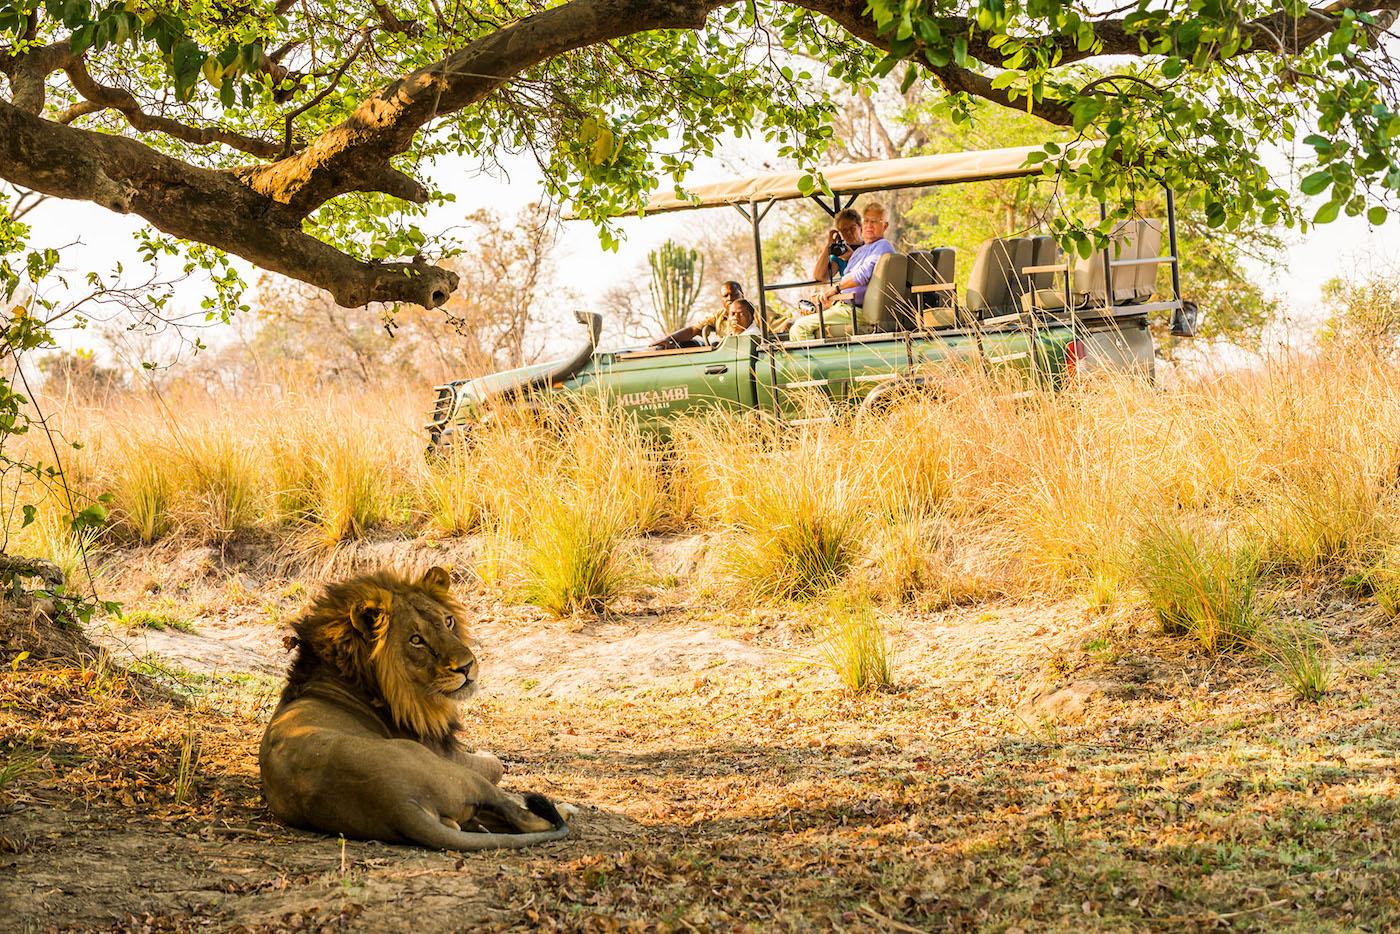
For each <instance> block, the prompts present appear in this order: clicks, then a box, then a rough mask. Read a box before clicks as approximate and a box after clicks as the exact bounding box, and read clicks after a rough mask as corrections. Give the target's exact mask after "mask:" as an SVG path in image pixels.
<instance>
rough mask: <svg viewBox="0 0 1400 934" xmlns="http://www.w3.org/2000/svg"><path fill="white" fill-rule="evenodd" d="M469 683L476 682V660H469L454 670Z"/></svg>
mask: <svg viewBox="0 0 1400 934" xmlns="http://www.w3.org/2000/svg"><path fill="white" fill-rule="evenodd" d="M452 670H453V671H455V672H457V673H458V674H459V675H461V676H462V677H464V678H466V679H467V680H468V681H475V680H476V659H474V658H469V659H467V660H466V661H465V662H463V663H462V664H460V665H458V666H457V667H456V668H454V669H452Z"/></svg>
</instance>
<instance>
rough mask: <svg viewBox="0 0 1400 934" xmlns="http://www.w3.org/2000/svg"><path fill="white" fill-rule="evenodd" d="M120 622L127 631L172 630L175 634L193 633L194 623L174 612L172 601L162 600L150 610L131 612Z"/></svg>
mask: <svg viewBox="0 0 1400 934" xmlns="http://www.w3.org/2000/svg"><path fill="white" fill-rule="evenodd" d="M122 621H123V622H124V623H126V625H127V628H129V629H154V630H156V631H157V632H165V631H166V630H167V629H173V630H175V631H176V632H194V622H193V621H191V620H190V619H189V618H188V617H186V616H184V615H182V614H180V613H178V612H176V609H175V605H174V601H170V600H164V599H163V600H161V602H160V604H159V605H158V606H156V607H154V608H152V609H149V610H133V611H131V612H130V613H127V614H125V615H123V616H122Z"/></svg>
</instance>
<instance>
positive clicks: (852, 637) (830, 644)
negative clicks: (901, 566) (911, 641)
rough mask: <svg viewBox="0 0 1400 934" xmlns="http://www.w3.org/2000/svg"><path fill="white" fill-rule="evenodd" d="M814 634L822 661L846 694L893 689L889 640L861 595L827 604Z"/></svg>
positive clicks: (880, 623) (882, 626) (871, 608)
mask: <svg viewBox="0 0 1400 934" xmlns="http://www.w3.org/2000/svg"><path fill="white" fill-rule="evenodd" d="M816 631H817V638H818V640H819V646H820V651H821V656H822V660H823V661H824V662H825V664H826V666H827V667H828V668H830V669H831V670H832V671H833V672H834V673H835V674H836V677H837V678H838V679H840V681H841V684H842V685H844V686H845V688H846V689H847V690H848V691H851V692H852V693H857V694H859V693H865V692H870V691H882V690H888V689H890V688H892V687H894V668H893V657H892V652H891V649H890V644H889V640H888V638H887V637H886V635H885V628H884V625H883V624H882V622H881V621H880V619H879V617H878V616H877V615H876V613H875V610H874V608H873V607H872V606H871V605H870V602H869V600H867V599H865V597H864V596H861V595H857V596H855V597H853V598H849V599H837V600H833V601H831V602H830V603H829V604H828V605H827V606H826V607H825V608H824V609H823V611H822V614H821V622H820V624H819V625H818V626H817V630H816Z"/></svg>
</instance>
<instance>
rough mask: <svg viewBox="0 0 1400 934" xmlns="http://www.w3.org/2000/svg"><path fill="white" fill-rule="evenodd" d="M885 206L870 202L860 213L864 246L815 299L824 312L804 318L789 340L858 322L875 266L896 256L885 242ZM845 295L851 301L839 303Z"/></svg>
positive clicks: (793, 327) (799, 320)
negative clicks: (859, 309) (837, 298)
mask: <svg viewBox="0 0 1400 934" xmlns="http://www.w3.org/2000/svg"><path fill="white" fill-rule="evenodd" d="M889 226H890V224H889V219H888V215H887V214H886V213H885V206H884V205H883V204H881V203H879V202H878V201H871V202H869V203H867V204H866V205H865V210H863V211H862V212H861V239H862V240H864V241H865V242H864V243H863V244H862V245H861V247H860V248H859V249H857V250H855V251H854V252H853V253H852V254H851V258H850V260H849V261H847V263H846V269H845V272H844V273H843V274H842V276H841V279H840V280H839V281H837V282H836V283H834V284H832V285H829V286H826V287H824V288H821V289H818V290H817V294H816V295H815V296H813V297H814V298H815V299H816V302H817V304H818V305H820V306H821V307H822V308H823V309H824V311H822V312H821V313H820V314H818V313H816V312H813V313H811V314H806V315H803V316H802V317H800V318H798V319H797V320H796V321H794V322H793V323H792V329H791V330H790V331H789V332H788V339H789V340H794V341H805V340H811V339H812V338H814V337H820V336H823V335H822V334H821V330H822V325H823V324H825V325H826V327H827V329H828V330H831V329H832V328H850V326H851V324H852V322H854V321H855V312H856V308H858V307H859V306H860V305H861V303H862V302H864V300H865V287H866V285H868V284H869V282H870V277H871V276H872V275H874V274H875V264H876V263H878V262H879V261H880V257H881V256H884V255H885V254H886V253H893V252H894V245H893V244H891V243H890V242H889V241H888V240H886V239H885V231H886V230H887V229H888V228H889ZM842 292H849V293H850V300H849V301H846V300H842V301H836V296H838V295H840V294H841V293H842Z"/></svg>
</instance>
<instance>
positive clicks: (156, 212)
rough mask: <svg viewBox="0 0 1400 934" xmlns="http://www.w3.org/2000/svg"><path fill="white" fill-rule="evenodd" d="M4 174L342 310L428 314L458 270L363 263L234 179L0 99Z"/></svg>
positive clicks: (447, 290)
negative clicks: (329, 300) (409, 308)
mask: <svg viewBox="0 0 1400 934" xmlns="http://www.w3.org/2000/svg"><path fill="white" fill-rule="evenodd" d="M0 176H3V177H4V178H6V179H8V180H10V181H12V182H14V183H15V184H17V185H21V186H23V187H25V188H30V189H33V190H34V191H39V192H43V193H44V194H48V195H54V196H56V197H60V198H76V199H81V200H84V201H92V202H93V203H95V204H99V205H102V206H103V207H106V208H109V209H110V210H113V211H117V212H119V213H123V214H125V213H134V214H138V215H140V216H141V217H143V218H145V219H146V220H147V221H149V222H150V223H151V224H152V225H153V226H154V227H156V228H158V229H160V230H163V231H165V232H166V233H168V234H171V235H172V236H176V237H181V238H183V239H187V240H196V241H200V242H202V243H208V244H210V245H212V246H215V247H218V248H220V249H223V250H227V251H228V252H230V253H233V254H235V255H237V256H241V257H243V258H244V259H246V260H248V261H249V262H251V263H254V264H255V265H257V266H260V267H262V268H264V269H270V270H272V271H274V272H280V273H282V274H284V275H287V276H291V277H293V278H296V279H300V280H302V281H303V282H308V283H311V284H312V285H317V286H320V287H321V288H323V289H325V290H326V291H328V292H330V293H331V294H332V295H333V296H335V300H336V301H338V302H340V303H341V304H342V305H346V306H352V307H353V306H358V305H363V304H366V303H367V302H400V301H402V302H413V303H415V304H419V305H423V306H424V307H427V308H434V307H436V306H438V305H441V304H443V303H444V302H445V301H447V299H448V297H449V296H450V295H451V294H452V291H453V289H455V288H456V287H457V276H456V274H455V273H452V272H449V271H447V270H445V269H441V268H438V267H436V266H433V265H432V264H430V263H427V262H422V261H414V262H409V263H365V262H361V261H360V260H357V259H355V258H354V257H352V256H349V255H347V254H345V253H342V252H340V251H339V250H337V249H336V248H334V247H332V246H330V245H329V244H326V243H323V242H322V241H320V240H318V239H316V238H315V237H313V236H311V235H310V234H307V233H305V232H304V231H303V230H302V229H301V217H300V216H299V215H297V214H296V213H295V212H293V211H291V210H289V209H287V208H286V207H284V206H282V205H279V204H276V203H275V202H272V201H270V200H268V199H267V198H265V197H263V196H261V195H259V194H257V193H256V192H254V191H251V190H250V189H248V188H247V187H246V186H244V185H243V184H241V183H240V182H239V181H238V179H237V177H236V176H235V175H234V174H233V173H232V172H223V171H215V170H212V169H202V168H198V167H196V166H192V165H188V164H186V163H184V162H181V161H180V160H178V159H173V158H171V157H170V156H167V155H164V154H163V153H159V152H157V151H155V150H154V149H151V148H150V147H149V146H146V145H145V144H143V143H140V142H138V141H136V140H132V139H127V138H126V137H123V136H114V135H111V134H105V133H91V132H88V131H86V130H79V129H76V128H74V127H68V126H63V125H61V124H57V123H53V122H51V121H48V120H44V119H41V118H40V117H37V116H35V115H33V114H30V113H27V112H25V111H23V110H20V109H19V108H17V107H15V106H13V105H11V104H8V103H6V102H4V101H0Z"/></svg>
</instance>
